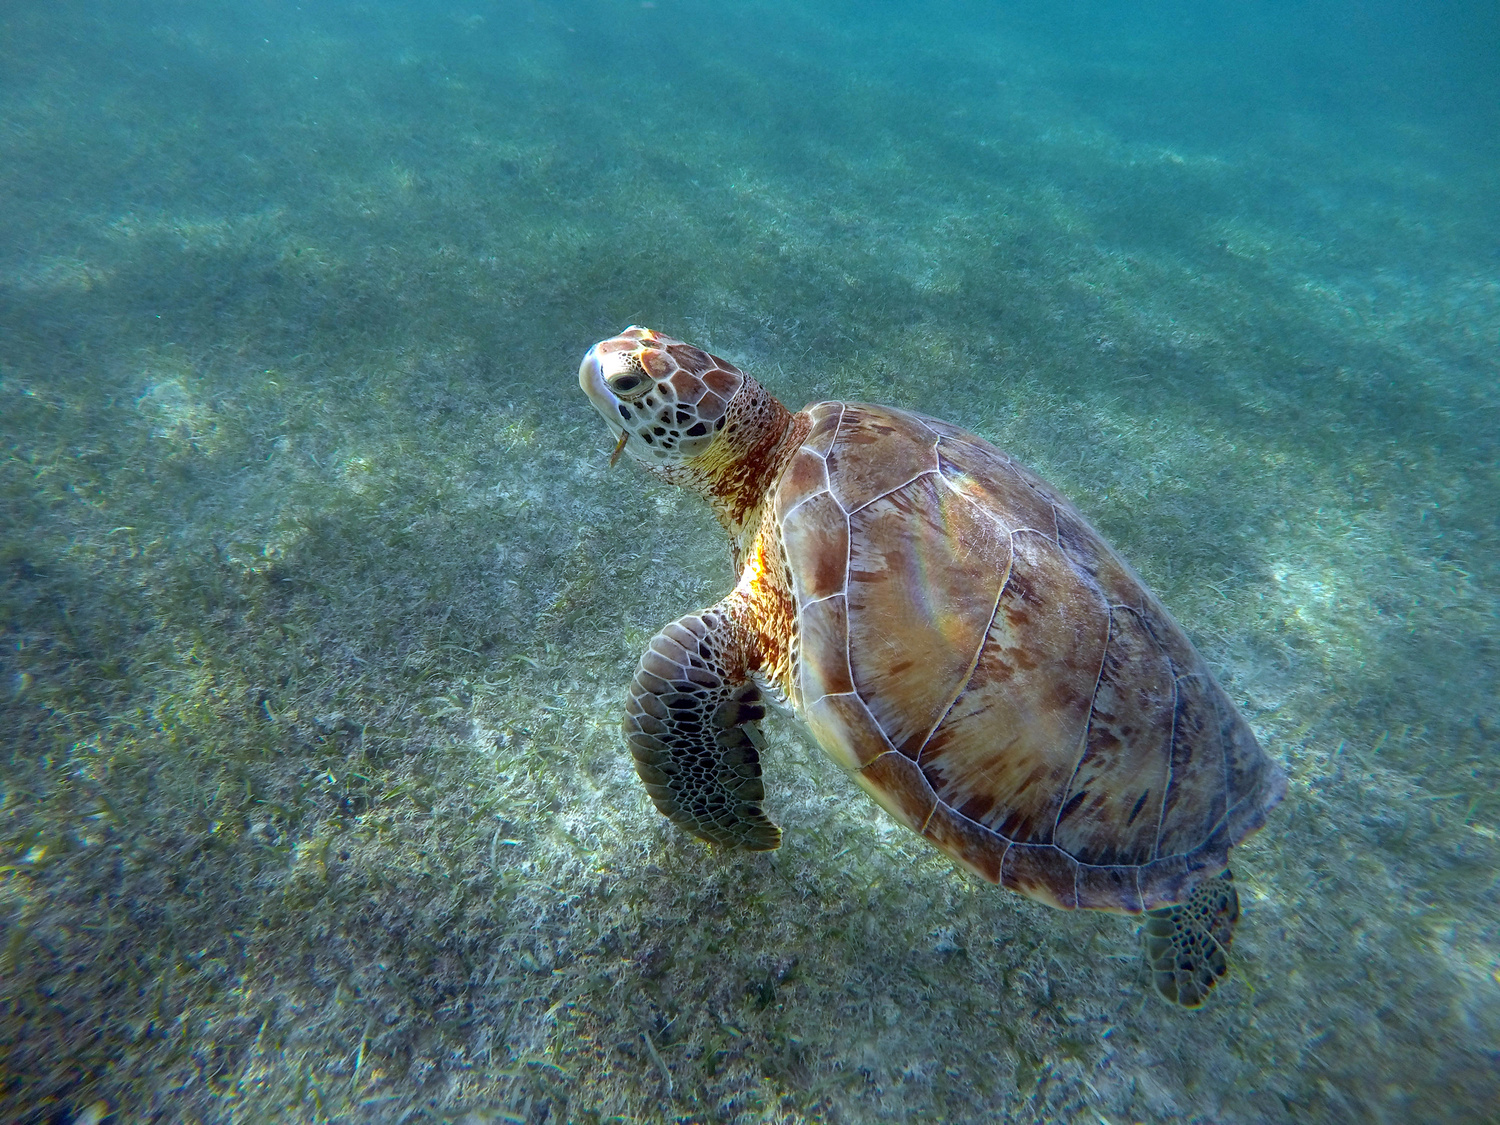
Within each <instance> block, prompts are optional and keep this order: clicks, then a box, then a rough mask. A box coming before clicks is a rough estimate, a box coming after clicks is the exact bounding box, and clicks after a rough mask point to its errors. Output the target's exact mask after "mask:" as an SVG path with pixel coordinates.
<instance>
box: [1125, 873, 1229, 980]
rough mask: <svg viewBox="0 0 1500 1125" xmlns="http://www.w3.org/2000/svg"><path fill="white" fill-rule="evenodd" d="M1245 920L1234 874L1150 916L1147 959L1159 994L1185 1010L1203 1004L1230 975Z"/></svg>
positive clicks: (1205, 884)
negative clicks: (1238, 925) (1238, 927)
mask: <svg viewBox="0 0 1500 1125" xmlns="http://www.w3.org/2000/svg"><path fill="white" fill-rule="evenodd" d="M1239 917H1240V896H1239V894H1238V893H1237V892H1236V891H1235V889H1234V875H1233V873H1232V872H1230V871H1229V870H1228V869H1227V868H1226V869H1225V871H1224V873H1223V874H1222V875H1219V876H1217V877H1215V878H1213V879H1204V880H1203V881H1202V882H1200V883H1199V884H1198V885H1197V886H1196V887H1194V888H1193V893H1192V894H1191V895H1189V896H1188V900H1187V901H1186V902H1180V903H1178V904H1177V905H1175V906H1164V907H1162V908H1160V909H1158V910H1150V911H1147V912H1146V926H1145V936H1146V961H1147V963H1148V964H1150V966H1151V980H1152V983H1153V984H1155V985H1156V991H1157V992H1160V993H1161V994H1162V996H1164V997H1166V998H1167V999H1168V1000H1170V1001H1172V1003H1174V1004H1181V1005H1182V1006H1183V1007H1184V1008H1198V1007H1202V1005H1203V1001H1204V1000H1205V999H1207V998H1208V994H1209V993H1210V992H1212V991H1213V988H1214V986H1215V985H1216V984H1218V983H1219V981H1220V980H1222V979H1223V977H1224V974H1225V973H1227V972H1228V971H1229V946H1230V944H1231V943H1232V942H1233V941H1234V924H1235V922H1237V921H1239Z"/></svg>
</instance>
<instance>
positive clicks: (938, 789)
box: [578, 327, 1286, 1007]
mask: <svg viewBox="0 0 1500 1125" xmlns="http://www.w3.org/2000/svg"><path fill="white" fill-rule="evenodd" d="M578 379H579V383H580V384H581V385H582V387H583V389H584V391H585V392H586V393H587V394H588V396H589V399H590V401H591V402H593V404H594V406H595V407H596V408H597V409H598V411H599V413H600V414H601V415H602V416H603V417H604V419H605V421H607V422H608V423H609V426H610V429H611V431H612V432H613V434H614V435H615V437H616V438H617V440H618V444H617V445H616V455H618V454H619V452H620V451H621V450H623V451H624V452H625V453H627V454H629V456H630V457H631V458H632V459H634V460H635V461H637V462H639V463H640V464H642V465H644V466H645V467H646V468H647V469H649V470H651V472H652V473H654V474H655V475H657V476H659V477H661V478H663V479H665V480H668V481H670V482H672V483H674V484H679V485H683V486H685V487H687V488H690V489H692V490H693V491H695V492H697V493H698V494H700V495H701V496H703V498H704V499H705V500H707V501H708V502H709V504H710V505H712V507H713V510H714V512H715V514H716V515H717V516H718V518H719V522H720V523H721V524H722V525H723V526H724V529H725V530H726V531H727V532H728V534H729V539H730V545H731V549H732V550H733V552H734V560H735V565H736V567H737V568H738V570H739V571H740V579H739V582H738V584H737V585H736V586H735V588H734V589H733V590H732V591H731V592H730V593H729V595H728V596H727V597H725V598H724V600H723V601H721V602H719V603H718V604H717V605H715V606H713V607H711V608H709V609H705V610H702V611H700V612H698V613H690V614H688V615H687V616H686V617H683V618H681V619H680V620H678V621H675V622H673V623H672V624H670V625H668V626H667V627H666V628H665V629H663V630H662V631H661V632H660V633H659V634H658V635H657V636H656V637H655V638H653V639H652V641H651V645H650V647H649V648H648V649H647V650H646V652H645V654H644V655H643V656H642V657H641V661H640V666H639V669H638V670H637V672H636V675H635V680H634V682H633V683H632V684H631V688H630V698H629V701H628V703H627V705H626V712H625V721H624V730H625V738H626V741H627V743H628V744H629V746H630V751H631V753H632V755H633V756H634V758H635V763H636V770H637V772H638V773H639V775H640V777H641V780H642V781H643V782H645V784H646V789H647V791H648V792H649V793H650V795H651V798H652V800H653V801H655V803H656V807H657V808H658V809H660V810H661V812H662V813H664V814H665V815H666V816H668V817H669V818H671V820H673V821H674V822H675V823H676V824H678V825H680V826H681V827H683V828H685V829H687V830H688V831H689V832H692V833H694V834H695V835H697V836H700V837H702V838H703V839H705V840H708V841H711V842H713V843H717V844H724V845H728V846H731V847H743V848H748V849H752V850H766V849H770V848H775V847H777V846H778V844H779V843H780V841H781V832H780V829H778V828H777V827H776V826H775V825H774V824H773V823H771V821H770V820H769V819H768V818H767V816H766V814H765V812H764V811H763V809H762V807H761V802H762V801H763V799H764V796H765V791H764V788H763V786H762V784H761V769H760V760H759V754H758V747H759V745H760V734H759V728H758V725H757V724H758V722H759V720H761V719H762V718H764V717H765V714H766V706H765V703H764V700H763V697H762V695H761V690H760V688H759V687H758V686H757V684H758V682H759V683H769V684H772V685H774V686H775V687H776V688H777V689H779V690H780V691H781V692H782V693H783V694H784V695H785V697H786V699H787V701H788V702H789V703H790V704H791V705H792V707H793V708H794V709H795V710H796V712H797V713H798V715H799V716H800V717H801V718H802V719H803V720H804V721H805V722H806V724H807V726H808V727H809V728H810V729H811V731H812V733H813V735H814V736H815V737H816V739H817V741H818V742H819V744H820V745H821V746H822V747H823V749H824V750H825V751H827V752H828V754H829V755H830V756H831V757H832V758H833V759H834V760H835V761H836V762H838V763H839V765H841V766H842V767H843V768H844V769H846V770H848V771H849V773H850V775H851V776H852V777H853V779H854V780H855V781H856V782H857V783H858V784H859V785H860V786H861V787H862V788H863V789H864V790H865V791H866V792H867V793H869V794H870V796H871V797H873V798H874V799H875V800H876V801H878V802H879V803H880V805H881V806H882V807H883V808H884V809H885V810H886V811H887V812H888V813H890V815H891V816H893V817H894V818H895V819H896V820H898V821H899V822H901V823H902V824H904V825H905V826H906V827H907V828H910V829H911V830H912V831H913V832H916V833H918V834H919V835H921V836H922V837H924V838H925V839H926V840H928V841H929V842H930V843H932V844H933V845H935V846H936V847H938V848H940V849H942V850H943V851H944V852H946V853H947V854H948V855H949V856H950V857H952V858H953V859H954V860H956V861H957V862H958V863H960V864H961V865H963V866H964V867H966V868H968V869H969V870H971V871H974V872H976V873H978V874H979V875H981V876H983V877H984V878H986V879H988V880H989V881H990V882H992V883H999V884H1001V885H1002V886H1005V887H1009V888H1010V889H1012V890H1015V891H1018V892H1020V893H1021V894H1024V895H1027V896H1029V897H1030V898H1033V899H1036V900H1038V901H1040V902H1045V903H1047V904H1048V905H1050V906H1055V907H1060V908H1062V909H1065V910H1071V909H1075V908H1086V909H1091V910H1110V911H1116V912H1119V913H1124V914H1140V913H1142V912H1146V913H1147V914H1148V918H1147V923H1146V927H1145V936H1146V953H1147V959H1148V961H1149V962H1150V964H1151V967H1152V972H1153V980H1154V982H1155V984H1156V987H1157V989H1158V990H1159V991H1160V992H1161V993H1162V994H1163V995H1164V996H1166V997H1167V998H1168V999H1170V1000H1172V1001H1174V1002H1176V1003H1179V1004H1182V1005H1184V1006H1185V1007H1197V1006H1198V1005H1199V1004H1201V1003H1202V1002H1203V999H1204V997H1205V996H1206V995H1207V993H1208V991H1209V990H1210V989H1212V988H1213V986H1214V985H1215V984H1216V983H1217V982H1218V980H1219V979H1220V978H1221V977H1222V976H1223V975H1224V973H1225V971H1226V968H1227V960H1226V954H1227V952H1228V948H1229V944H1230V941H1231V939H1232V933H1233V926H1234V922H1235V920H1236V919H1237V918H1238V916H1239V902H1238V898H1237V896H1236V894H1235V890H1234V883H1233V880H1232V877H1231V876H1230V874H1229V872H1228V862H1229V861H1228V853H1229V849H1230V848H1231V847H1232V846H1233V845H1235V844H1237V843H1239V841H1241V840H1242V839H1244V838H1245V837H1246V836H1247V835H1249V834H1250V833H1251V832H1253V831H1255V830H1256V829H1257V828H1259V827H1260V826H1261V825H1262V824H1263V823H1264V822H1265V815H1266V811H1267V810H1268V809H1270V808H1271V807H1272V806H1273V805H1275V804H1276V802H1277V801H1279V800H1280V799H1281V797H1282V795H1283V794H1284V793H1285V790H1286V779H1285V776H1284V775H1283V773H1282V771H1281V770H1280V768H1279V767H1277V766H1276V764H1275V763H1273V762H1272V761H1271V760H1270V759H1269V758H1268V757H1267V756H1266V755H1265V753H1264V752H1263V751H1262V750H1261V748H1260V746H1259V745H1258V744H1257V742H1256V740H1255V736H1254V735H1253V734H1251V732H1250V729H1249V727H1248V726H1246V724H1245V721H1244V720H1243V719H1242V718H1241V717H1240V714H1239V712H1238V711H1237V710H1236V709H1235V706H1234V704H1233V703H1232V702H1231V701H1230V700H1229V698H1228V697H1227V696H1226V695H1225V694H1224V692H1223V690H1222V689H1221V688H1220V687H1219V685H1218V684H1217V683H1216V682H1215V681H1214V678H1213V676H1212V675H1211V674H1210V673H1209V671H1208V668H1207V667H1206V666H1205V664H1204V662H1203V658H1202V657H1201V656H1199V655H1198V653H1197V651H1196V650H1195V649H1194V648H1193V646H1192V644H1191V642H1189V640H1188V639H1187V637H1186V636H1185V635H1184V634H1183V632H1182V630H1181V628H1179V627H1178V625H1177V623H1176V622H1175V621H1173V620H1172V618H1171V616H1170V615H1169V614H1168V613H1167V611H1166V610H1165V609H1164V608H1163V607H1162V605H1161V603H1160V602H1158V601H1157V600H1156V598H1155V596H1154V595H1152V593H1151V592H1150V591H1149V590H1147V589H1146V587H1145V585H1144V584H1143V583H1142V582H1141V580H1140V578H1138V577H1137V576H1136V574H1135V572H1134V571H1132V570H1131V569H1130V567H1128V566H1127V565H1126V564H1125V563H1124V562H1123V561H1121V559H1120V558H1119V557H1118V556H1117V555H1116V554H1115V553H1114V552H1113V551H1112V550H1111V549H1110V547H1109V545H1108V544H1106V543H1105V542H1104V540H1103V539H1102V538H1101V537H1100V535H1099V533H1098V532H1096V531H1095V530H1094V529H1093V528H1092V527H1090V526H1089V524H1088V522H1087V521H1086V520H1085V519H1084V518H1083V516H1082V515H1080V514H1079V512H1078V510H1077V509H1076V508H1074V507H1073V505H1072V504H1070V503H1069V502H1068V501H1067V500H1066V499H1064V498H1063V496H1062V495H1061V494H1060V493H1058V492H1057V490H1056V489H1054V488H1053V487H1052V486H1051V485H1049V484H1048V483H1047V482H1046V481H1044V480H1042V479H1041V478H1040V477H1038V476H1036V475H1035V474H1034V473H1032V472H1030V471H1029V470H1027V469H1025V468H1024V467H1022V466H1021V465H1018V464H1017V463H1016V462H1014V461H1012V460H1011V459H1010V458H1009V457H1007V456H1006V455H1005V454H1004V453H1002V452H1000V451H999V450H998V449H996V448H995V447H994V446H992V445H990V444H989V443H988V442H986V441H984V440H982V439H981V438H978V437H976V436H975V435H973V434H970V433H968V432H966V431H964V430H962V429H959V428H958V427H956V426H951V425H949V424H947V423H946V422H939V421H936V420H935V419H931V418H924V417H921V416H920V415H916V414H910V413H907V412H906V411H903V410H895V409H892V408H890V407H884V406H870V405H867V404H863V403H846V402H819V403H814V404H813V405H811V406H809V407H807V408H806V409H805V410H802V411H800V412H798V413H796V414H793V413H791V412H790V411H788V410H787V409H786V408H785V407H784V406H782V405H781V403H779V402H777V401H776V400H775V399H774V398H772V397H771V396H770V395H769V394H768V393H766V391H765V390H764V389H763V388H762V387H761V386H760V385H759V384H758V383H756V382H755V380H753V379H751V378H750V377H749V376H747V375H745V374H743V373H742V372H740V371H739V370H738V369H737V368H735V367H734V366H733V365H732V364H730V363H727V362H726V361H724V360H722V359H719V358H718V357H717V356H712V355H709V354H708V353H707V352H704V351H701V350H700V349H698V348H695V347H692V346H690V345H688V344H684V343H682V342H681V341H678V340H673V339H671V338H669V337H666V336H662V335H659V334H657V333H655V332H652V331H650V330H649V329H644V328H637V327H632V328H628V329H626V330H625V332H624V333H622V334H621V335H619V336H616V337H614V338H613V339H609V340H605V341H602V342H601V343H599V344H596V345H595V346H594V347H593V348H591V349H590V350H589V352H588V354H587V355H586V356H585V357H584V360H583V364H582V366H581V368H580V369H579V375H578Z"/></svg>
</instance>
